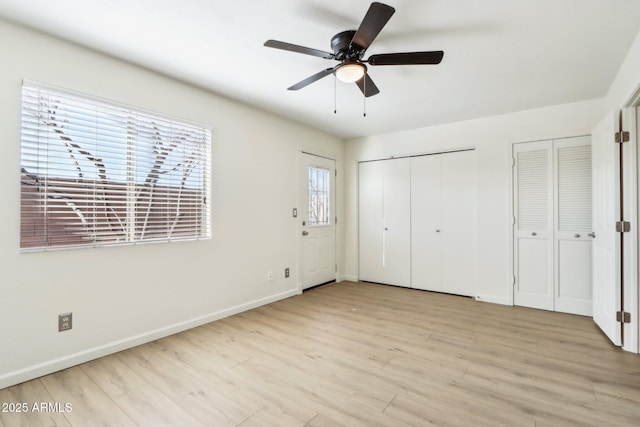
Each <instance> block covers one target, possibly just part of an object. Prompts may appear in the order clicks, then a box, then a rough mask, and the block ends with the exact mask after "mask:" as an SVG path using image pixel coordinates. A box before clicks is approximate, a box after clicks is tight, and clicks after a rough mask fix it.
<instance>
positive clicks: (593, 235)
mask: <svg viewBox="0 0 640 427" xmlns="http://www.w3.org/2000/svg"><path fill="white" fill-rule="evenodd" d="M587 236H590V237H592V238H594V239H595V238H596V233H594V232H591V233H589V234H587Z"/></svg>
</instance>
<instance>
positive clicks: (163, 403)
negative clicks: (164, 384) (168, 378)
mask: <svg viewBox="0 0 640 427" xmlns="http://www.w3.org/2000/svg"><path fill="white" fill-rule="evenodd" d="M114 400H115V402H116V403H117V404H118V405H119V406H120V407H121V408H122V409H123V410H124V411H125V412H126V413H127V414H129V416H130V417H131V418H133V420H134V421H135V422H136V423H138V425H140V426H157V427H160V426H166V427H173V426H184V427H204V426H205V424H204V423H202V422H200V421H198V420H197V419H196V418H195V417H194V416H193V415H191V414H189V413H188V412H187V411H185V410H184V409H182V408H181V407H180V406H178V405H177V404H176V403H175V402H173V401H172V400H171V399H169V398H168V397H167V396H165V395H164V394H163V393H161V392H160V391H159V390H157V389H156V388H155V387H153V386H151V385H145V386H142V387H138V388H136V389H134V390H130V391H129V392H127V393H125V394H122V395H120V396H118V397H116V398H115V399H114Z"/></svg>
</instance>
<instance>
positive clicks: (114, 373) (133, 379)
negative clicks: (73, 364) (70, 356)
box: [80, 357, 147, 398]
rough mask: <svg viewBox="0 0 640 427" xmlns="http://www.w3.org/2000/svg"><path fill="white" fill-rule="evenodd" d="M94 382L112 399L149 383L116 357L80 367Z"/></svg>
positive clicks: (104, 358) (101, 359)
mask: <svg viewBox="0 0 640 427" xmlns="http://www.w3.org/2000/svg"><path fill="white" fill-rule="evenodd" d="M80 368H81V369H82V370H83V371H84V373H85V374H87V375H88V376H89V377H90V378H91V379H92V380H93V382H95V383H96V384H97V385H98V386H100V388H101V389H102V390H103V391H104V392H105V393H107V394H108V395H109V396H110V397H111V398H116V397H118V396H122V395H123V394H125V393H127V392H130V391H132V390H135V389H136V388H138V387H141V386H144V385H146V384H147V382H146V381H145V380H144V379H143V378H141V377H140V376H139V375H138V374H136V373H135V372H134V371H133V370H132V369H131V368H129V367H128V366H126V365H125V364H124V363H122V362H121V361H120V360H118V358H116V357H103V358H100V359H97V360H93V361H91V362H88V363H84V364H82V365H80Z"/></svg>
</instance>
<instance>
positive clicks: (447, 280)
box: [440, 150, 476, 296]
mask: <svg viewBox="0 0 640 427" xmlns="http://www.w3.org/2000/svg"><path fill="white" fill-rule="evenodd" d="M441 159H442V168H441V171H442V175H441V176H442V214H441V215H442V229H441V232H440V234H441V235H442V262H443V265H442V284H443V289H444V292H449V293H452V294H457V295H466V296H473V295H474V292H475V277H476V268H475V265H476V263H475V259H476V244H475V242H476V237H475V235H476V220H475V218H476V213H475V209H476V196H475V194H476V191H475V169H476V167H475V151H473V150H470V151H460V152H457V153H446V154H442V155H441Z"/></svg>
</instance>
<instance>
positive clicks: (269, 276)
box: [267, 271, 273, 282]
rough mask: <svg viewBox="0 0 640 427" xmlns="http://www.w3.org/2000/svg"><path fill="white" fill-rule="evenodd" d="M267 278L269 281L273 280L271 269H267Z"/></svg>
mask: <svg viewBox="0 0 640 427" xmlns="http://www.w3.org/2000/svg"><path fill="white" fill-rule="evenodd" d="M267 280H268V281H269V282H271V281H272V280H273V271H267Z"/></svg>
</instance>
